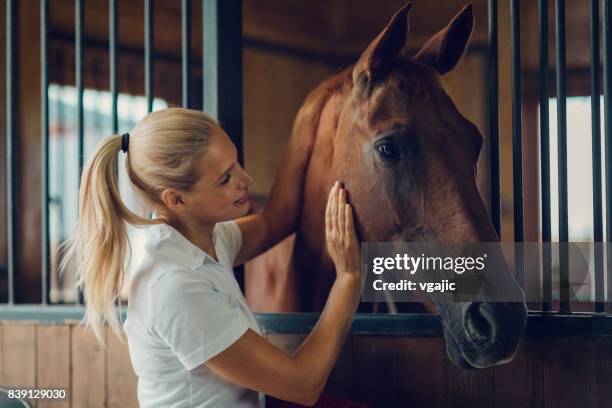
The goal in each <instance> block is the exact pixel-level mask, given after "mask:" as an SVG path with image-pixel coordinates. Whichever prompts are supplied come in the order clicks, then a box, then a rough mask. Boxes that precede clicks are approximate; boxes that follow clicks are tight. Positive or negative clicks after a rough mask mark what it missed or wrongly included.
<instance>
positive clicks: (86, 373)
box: [70, 326, 106, 408]
mask: <svg viewBox="0 0 612 408" xmlns="http://www.w3.org/2000/svg"><path fill="white" fill-rule="evenodd" d="M71 337H72V342H71V350H70V355H71V359H72V378H71V387H70V388H71V391H72V406H73V407H79V408H81V407H83V408H87V407H104V406H105V405H106V399H105V398H106V375H105V372H106V370H105V363H106V362H105V357H106V353H105V350H104V349H103V348H102V346H101V345H100V344H98V342H97V340H96V338H95V336H94V335H93V333H92V332H91V331H90V330H88V329H87V330H86V329H85V327H83V326H73V327H72V330H71Z"/></svg>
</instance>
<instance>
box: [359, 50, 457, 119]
mask: <svg viewBox="0 0 612 408" xmlns="http://www.w3.org/2000/svg"><path fill="white" fill-rule="evenodd" d="M446 105H448V106H446ZM362 106H363V107H364V108H365V109H366V112H367V114H368V115H367V117H368V120H370V121H371V123H372V124H373V123H375V122H380V121H387V120H388V119H390V118H391V117H399V118H404V120H405V121H410V119H411V118H412V117H413V116H414V115H418V114H423V113H427V112H431V111H434V110H441V109H452V101H450V99H449V98H448V95H447V93H446V91H445V90H444V87H443V86H442V83H441V81H440V78H439V76H438V75H435V74H433V73H432V72H431V70H428V69H427V68H424V67H422V66H420V65H419V64H416V63H410V62H408V63H406V64H402V65H398V66H397V67H396V69H394V70H392V71H391V72H390V73H389V74H388V76H387V78H385V80H383V81H381V82H380V84H379V85H378V86H376V87H375V88H374V89H373V90H372V92H371V93H370V95H369V97H368V98H367V99H366V100H364V101H363V104H362Z"/></svg>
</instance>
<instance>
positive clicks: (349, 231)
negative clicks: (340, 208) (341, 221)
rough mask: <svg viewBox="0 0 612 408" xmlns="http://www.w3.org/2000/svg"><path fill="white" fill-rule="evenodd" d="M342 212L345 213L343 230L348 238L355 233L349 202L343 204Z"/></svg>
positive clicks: (351, 208)
mask: <svg viewBox="0 0 612 408" xmlns="http://www.w3.org/2000/svg"><path fill="white" fill-rule="evenodd" d="M344 213H345V214H346V215H345V217H346V224H345V226H344V232H345V234H346V236H347V237H348V238H349V239H350V238H351V237H352V236H353V234H355V225H354V224H353V207H351V205H350V204H346V205H345V206H344Z"/></svg>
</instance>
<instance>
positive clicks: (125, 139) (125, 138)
mask: <svg viewBox="0 0 612 408" xmlns="http://www.w3.org/2000/svg"><path fill="white" fill-rule="evenodd" d="M129 144H130V134H129V133H124V134H122V135H121V150H122V151H123V153H127V152H128V146H129Z"/></svg>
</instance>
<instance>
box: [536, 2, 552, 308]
mask: <svg viewBox="0 0 612 408" xmlns="http://www.w3.org/2000/svg"><path fill="white" fill-rule="evenodd" d="M538 4H539V6H538V16H539V47H540V67H539V68H540V70H539V82H540V173H541V175H542V177H541V190H542V243H543V245H542V299H543V300H544V301H543V303H542V310H543V311H545V312H549V311H550V310H551V309H552V254H551V251H550V245H549V244H546V243H548V242H550V240H551V215H550V126H549V120H550V117H549V112H548V1H547V0H539V1H538Z"/></svg>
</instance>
